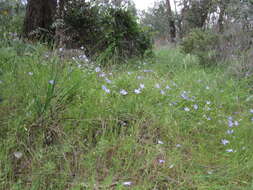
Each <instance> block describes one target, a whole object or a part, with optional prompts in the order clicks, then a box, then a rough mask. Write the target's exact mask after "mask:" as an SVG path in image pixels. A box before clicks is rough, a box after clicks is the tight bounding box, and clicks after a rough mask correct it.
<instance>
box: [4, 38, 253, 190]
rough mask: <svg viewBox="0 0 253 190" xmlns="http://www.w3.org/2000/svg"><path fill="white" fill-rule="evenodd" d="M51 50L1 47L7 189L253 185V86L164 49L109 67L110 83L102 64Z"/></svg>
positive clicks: (236, 188) (229, 189)
mask: <svg viewBox="0 0 253 190" xmlns="http://www.w3.org/2000/svg"><path fill="white" fill-rule="evenodd" d="M46 51H47V50H46V49H45V48H44V47H43V46H41V45H36V46H32V45H27V44H22V43H21V42H15V43H13V44H11V45H8V46H7V45H3V46H2V47H1V48H0V81H1V83H0V97H1V100H2V101H1V102H0V138H1V140H0V189H13V190H14V189H15V190H16V189H17V190H19V189H22V190H23V189H32V190H37V189H45V190H49V189H52V190H57V189H59V190H62V189H71V190H81V189H117V190H120V189H136V190H142V189H143V190H147V189H150V190H153V189H159V190H163V189H172V190H174V189H175V190H191V189H192V190H193V189H194V190H195V189H196V190H240V189H243V190H251V189H253V174H252V171H253V159H252V158H253V157H252V156H253V148H252V146H251V145H252V143H253V123H252V121H251V118H253V114H251V113H250V109H252V108H253V107H252V105H253V104H252V103H253V100H252V98H249V97H250V96H251V93H252V91H250V89H249V87H248V84H247V81H243V80H241V81H237V80H235V79H233V78H229V77H228V76H227V75H225V74H224V73H225V72H224V68H219V67H216V68H206V69H204V68H202V67H200V66H198V64H197V59H196V58H195V57H193V56H190V55H184V54H181V53H180V52H179V51H178V50H177V49H161V50H158V51H156V58H155V59H153V60H146V63H147V64H143V62H141V61H133V62H129V64H127V65H121V66H114V67H111V68H102V70H103V72H104V73H106V74H107V76H106V77H108V79H110V80H111V82H112V83H107V82H106V81H105V77H101V76H99V75H100V74H101V72H100V73H96V72H95V67H97V66H96V65H93V64H89V65H87V64H83V66H82V67H81V68H80V65H79V66H78V64H80V63H78V62H75V61H67V60H65V61H64V60H61V59H60V58H59V57H57V56H54V55H53V56H50V57H46V56H45V52H46ZM144 70H148V71H149V70H152V72H144ZM29 72H30V73H29ZM129 72H130V73H129ZM109 73H111V74H109ZM140 84H144V85H145V87H144V89H141V93H140V94H135V93H134V90H135V89H137V88H139V86H140ZM157 84H159V86H160V88H156V86H158V85H157ZM102 85H105V86H106V87H107V88H108V89H110V93H108V94H107V93H106V92H105V91H104V90H103V89H102ZM166 86H169V87H170V88H171V89H166ZM167 88H168V87H167ZM122 89H124V90H126V91H127V92H128V94H127V95H121V94H120V93H119V92H120V90H122ZM161 90H163V91H164V94H161ZM184 91H185V93H184ZM182 96H184V97H185V98H183V97H182ZM195 104H196V105H198V109H197V110H195V109H194V105H195ZM187 108H189V111H187ZM228 117H232V118H233V122H234V123H235V124H236V122H235V121H238V126H233V128H232V129H233V130H234V133H233V134H231V135H229V134H227V133H226V132H227V130H228V129H229V127H228V122H229V121H228V120H229V119H228ZM222 139H226V140H229V141H230V143H229V144H227V145H226V146H225V145H223V144H222V143H221V140H222ZM158 141H159V143H158ZM160 141H161V142H160ZM227 149H232V150H233V151H234V152H230V153H229V152H226V150H227ZM15 153H16V154H15ZM17 153H22V156H21V158H17ZM15 155H16V156H15ZM128 181H129V182H131V183H132V184H131V185H130V186H129V187H127V186H125V185H124V184H123V183H124V182H128Z"/></svg>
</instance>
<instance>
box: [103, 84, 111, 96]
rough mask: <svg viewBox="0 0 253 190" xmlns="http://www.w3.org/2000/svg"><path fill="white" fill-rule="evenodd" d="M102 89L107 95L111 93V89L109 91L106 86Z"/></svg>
mask: <svg viewBox="0 0 253 190" xmlns="http://www.w3.org/2000/svg"><path fill="white" fill-rule="evenodd" d="M102 89H103V90H104V91H105V92H106V93H107V94H109V93H110V92H111V91H110V89H108V88H107V87H106V86H105V85H103V86H102Z"/></svg>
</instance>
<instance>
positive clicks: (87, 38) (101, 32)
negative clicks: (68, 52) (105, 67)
mask: <svg viewBox="0 0 253 190" xmlns="http://www.w3.org/2000/svg"><path fill="white" fill-rule="evenodd" d="M64 22H65V24H66V28H68V27H69V28H70V29H69V30H68V31H67V32H68V34H72V35H73V34H74V35H73V36H72V40H73V42H72V43H74V44H75V45H77V46H78V45H79V47H80V46H84V47H85V50H86V54H87V55H89V56H92V57H93V58H94V57H95V58H96V57H99V56H100V55H101V53H103V56H102V57H101V56H100V57H99V58H100V60H101V61H102V62H106V61H107V60H109V59H112V58H116V59H117V60H124V59H126V58H130V57H135V56H137V57H142V56H144V54H145V52H146V51H147V50H150V49H151V48H152V44H151V40H150V36H149V33H148V32H147V31H145V30H143V29H142V28H141V27H140V26H139V24H138V23H137V20H136V18H135V17H134V16H133V15H132V14H131V11H129V10H127V9H123V8H117V7H116V8H115V7H112V6H103V5H96V4H84V3H76V4H73V3H72V4H68V8H67V10H66V12H65V15H64Z"/></svg>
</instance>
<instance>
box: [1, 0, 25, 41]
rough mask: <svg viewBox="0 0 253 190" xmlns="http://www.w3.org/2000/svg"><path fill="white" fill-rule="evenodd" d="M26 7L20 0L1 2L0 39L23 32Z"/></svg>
mask: <svg viewBox="0 0 253 190" xmlns="http://www.w3.org/2000/svg"><path fill="white" fill-rule="evenodd" d="M24 11H25V7H24V5H23V4H21V3H20V2H19V1H18V0H10V1H6V0H4V1H0V23H1V25H0V37H1V38H9V37H10V36H9V35H18V34H19V33H20V32H21V30H22V24H23V23H22V22H23V17H24Z"/></svg>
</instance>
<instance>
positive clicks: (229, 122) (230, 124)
mask: <svg viewBox="0 0 253 190" xmlns="http://www.w3.org/2000/svg"><path fill="white" fill-rule="evenodd" d="M233 126H234V122H233V121H231V120H228V127H230V128H231V127H233Z"/></svg>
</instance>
